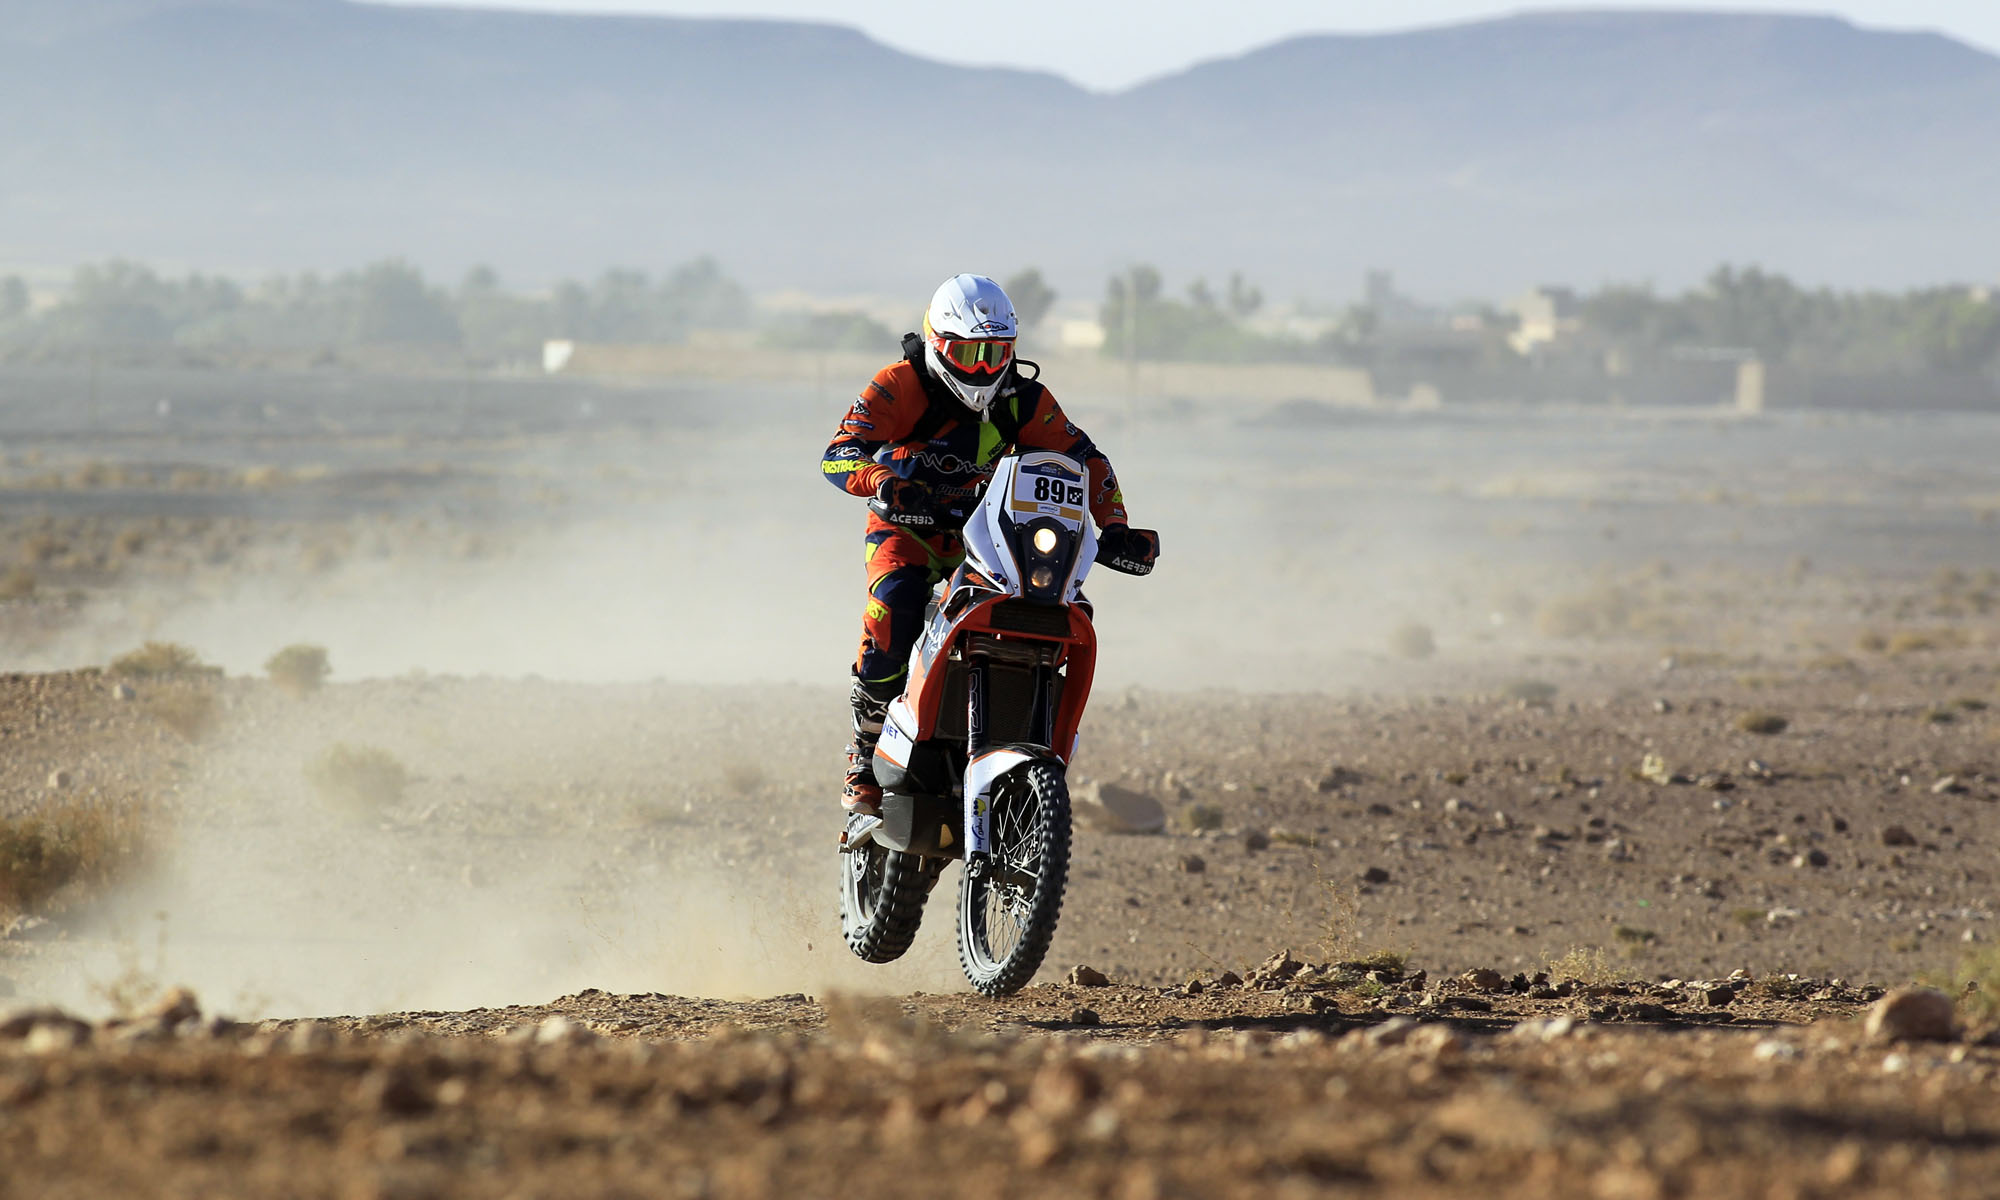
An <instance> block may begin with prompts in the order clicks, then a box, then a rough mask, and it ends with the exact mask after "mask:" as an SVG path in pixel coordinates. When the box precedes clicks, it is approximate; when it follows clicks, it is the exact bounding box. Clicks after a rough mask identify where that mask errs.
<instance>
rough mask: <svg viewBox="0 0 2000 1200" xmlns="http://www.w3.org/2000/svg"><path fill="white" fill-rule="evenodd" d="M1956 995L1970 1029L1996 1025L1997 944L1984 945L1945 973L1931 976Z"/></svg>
mask: <svg viewBox="0 0 2000 1200" xmlns="http://www.w3.org/2000/svg"><path fill="white" fill-rule="evenodd" d="M1930 982H1932V983H1935V984H1936V985H1937V986H1938V987H1939V988H1941V989H1943V990H1944V991H1945V992H1946V993H1948V994H1950V995H1952V996H1956V997H1958V1008H1959V1011H1960V1012H1961V1013H1963V1014H1964V1015H1965V1017H1966V1023H1967V1024H1968V1025H1969V1026H1971V1027H1972V1029H1973V1032H1975V1033H1980V1032H1990V1031H1991V1030H1993V1029H1994V1028H1995V1027H1996V1026H2000V946H1985V947H1982V948H1981V949H1978V950H1975V951H1973V952H1971V953H1969V954H1967V955H1966V956H1965V957H1964V958H1962V959H1960V960H1959V962H1958V965H1957V967H1956V968H1954V969H1953V971H1952V972H1951V974H1950V975H1949V976H1946V977H1944V978H1939V979H1933V980H1931V981H1930Z"/></svg>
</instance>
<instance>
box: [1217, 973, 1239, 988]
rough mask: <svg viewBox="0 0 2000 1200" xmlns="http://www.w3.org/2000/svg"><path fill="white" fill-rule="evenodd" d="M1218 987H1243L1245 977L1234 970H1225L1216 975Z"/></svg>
mask: <svg viewBox="0 0 2000 1200" xmlns="http://www.w3.org/2000/svg"><path fill="white" fill-rule="evenodd" d="M1215 986H1216V987H1242V986H1243V977H1242V976H1241V975H1238V974H1237V973H1236V972H1234V971H1224V972H1223V973H1222V974H1220V975H1217V976H1216V977H1215Z"/></svg>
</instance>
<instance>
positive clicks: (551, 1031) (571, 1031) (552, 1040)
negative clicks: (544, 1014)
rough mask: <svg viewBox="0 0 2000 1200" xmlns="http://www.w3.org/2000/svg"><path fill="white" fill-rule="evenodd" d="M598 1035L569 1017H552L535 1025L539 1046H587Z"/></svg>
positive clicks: (536, 1039) (536, 1042) (536, 1041)
mask: <svg viewBox="0 0 2000 1200" xmlns="http://www.w3.org/2000/svg"><path fill="white" fill-rule="evenodd" d="M596 1040H597V1035H596V1034H594V1033H592V1032H591V1031H590V1030H588V1029H586V1028H585V1027H584V1026H582V1025H581V1024H578V1023H577V1022H575V1021H572V1020H570V1019H569V1018H568V1017H561V1016H557V1017H550V1018H549V1019H547V1020H546V1021H543V1022H542V1023H541V1024H540V1025H537V1026H536V1027H535V1044H536V1045H537V1046H587V1045H589V1044H590V1043H592V1042H594V1041H596Z"/></svg>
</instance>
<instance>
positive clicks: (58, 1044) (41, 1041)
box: [21, 1020, 90, 1054]
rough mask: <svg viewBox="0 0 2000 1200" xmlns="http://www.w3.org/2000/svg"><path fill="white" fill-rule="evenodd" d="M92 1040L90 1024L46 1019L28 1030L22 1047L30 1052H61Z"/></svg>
mask: <svg viewBox="0 0 2000 1200" xmlns="http://www.w3.org/2000/svg"><path fill="white" fill-rule="evenodd" d="M89 1040H90V1026H88V1025H86V1024H84V1023H83V1022H82V1021H75V1020H71V1021H45V1022H43V1023H41V1024H39V1025H36V1026H35V1027H34V1028H33V1029H30V1030H29V1031H28V1036H27V1037H26V1038H24V1039H22V1041H21V1049H23V1050H25V1051H27V1052H28V1053H29V1054H61V1053H62V1052H63V1051H65V1050H74V1049H76V1048H77V1047H78V1046H81V1045H83V1044H84V1043H85V1042H87V1041H89Z"/></svg>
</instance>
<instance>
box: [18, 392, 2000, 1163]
mask: <svg viewBox="0 0 2000 1200" xmlns="http://www.w3.org/2000/svg"><path fill="white" fill-rule="evenodd" d="M705 386H706V387H707V389H708V390H703V388H699V387H695V386H692V385H688V386H676V385H671V384H660V383H648V382H641V381H634V382H631V383H629V384H626V385H618V386H600V385H583V384H577V383H569V382H562V381H544V380H528V379H518V380H501V379H490V378H482V379H463V380H460V379H438V378H415V377H413V378H386V377H375V376H356V375H349V374H344V373H339V372H317V373H310V372H307V373H297V374H266V375H258V374H250V373H225V372H213V371H169V370H159V369H155V370H145V371H139V370H134V371H126V372H116V371H111V372H103V373H100V374H98V375H96V376H95V377H92V378H86V377H84V376H83V375H82V374H81V373H80V372H70V373H67V374H65V373H63V372H61V371H56V370H53V369H40V368H37V369H28V368H10V369H8V371H7V372H5V373H4V374H0V389H4V397H0V398H4V400H5V403H4V404H0V411H4V413H5V414H6V415H5V416H4V418H0V542H3V543H4V544H5V545H7V546H11V547H12V549H11V551H8V552H9V553H11V556H12V557H11V561H10V563H9V564H8V565H7V567H6V569H5V571H0V574H4V575H5V581H4V583H0V590H4V591H5V592H6V593H7V594H8V596H9V598H8V599H7V600H6V601H5V603H4V604H0V639H4V641H0V646H4V650H5V655H6V665H7V666H8V667H10V668H12V669H13V670H14V671H15V672H16V673H14V674H10V675H6V676H4V677H0V747H4V753H0V817H4V819H5V821H6V825H5V826H4V828H5V831H6V833H5V838H6V840H5V841H4V843H0V862H4V863H5V864H6V865H7V870H8V872H9V874H7V876H6V883H7V890H6V891H5V892H4V894H0V900H4V901H5V904H6V905H7V908H8V911H7V913H6V914H5V915H4V916H0V928H4V929H5V930H6V931H7V936H6V937H5V938H4V939H0V1005H15V1006H18V1007H17V1008H15V1009H14V1010H13V1011H12V1015H10V1016H8V1017H6V1018H5V1020H4V1023H0V1144H4V1145H5V1147H6V1152H5V1160H6V1162H7V1164H8V1170H7V1171H6V1173H5V1174H4V1176H0V1196H13V1195H21V1196H44V1195H47V1196H60V1195H77V1196H86V1195H103V1194H119V1193H127V1194H129V1193H153V1194H186V1195H222V1194H246V1195H250V1194H256V1195H329V1196H334V1195H338V1196H347V1195H380V1196H412V1197H414V1196H430V1195H436V1196H446V1195H496V1196H499V1195H510V1196H511V1195H549V1196H566V1195H578V1194H593V1195H611V1194H617V1195H688V1196H703V1195H713V1196H761V1195H774V1196H775V1195H827V1196H833V1195H849V1194H861V1193H864V1192H873V1193H881V1194H889V1195H911V1196H916V1195H935V1194H938V1193H939V1192H941V1191H945V1190H947V1189H949V1190H954V1191H963V1192H966V1193H968V1194H975V1195H986V1194H991V1195H996V1196H998V1195H1018V1194H1024V1193H1026V1192H1028V1191H1031V1190H1035V1191H1045V1192H1049V1193H1052V1194H1062V1195H1070V1194H1088V1195H1103V1196H1115V1197H1142V1196H1206V1195H1243V1196H1252V1195H1256V1196H1263V1195H1274V1194H1275V1195H1289V1194H1300V1195H1320V1194H1336V1195H1349V1194H1352V1195H1380V1196H1444V1195H1463V1194H1468V1193H1472V1192H1475V1191H1477V1192H1483V1193H1491V1194H1498V1195H1508V1196H1589V1197H1596V1198H1609V1197H1669V1196H1684V1195H1685V1196H1692V1195H1723V1196H1738V1195H1741V1196H1794V1197H1806V1196H1836V1195H1842V1196H1844V1195H1884V1194H1890V1193H1899V1194H1919V1195H1965V1196H1978V1195H1985V1194H1990V1189H1991V1179H1992V1178H1993V1176H1994V1169H1995V1165H1996V1164H1995V1161H1994V1156H1995V1151H1994V1146H1995V1145H1996V1139H2000V1124H1996V1119H1995V1117H1994V1116H1993V1113H1994V1111H1995V1106H1994V1104H1993V1103H1992V1101H1993V1099H1994V1096H1995V1068H1996V1066H2000V1048H1996V1047H1995V1046H1993V1045H1989V1044H1988V1043H1987V1041H1986V1040H1984V1039H1985V1035H1986V1034H1987V1032H1988V1031H1989V1029H1991V1028H1992V1025H1993V1020H1994V1016H1995V1013H1996V1012H2000V1004H1995V1003H1994V1001H1993V996H1994V989H1996V988H2000V957H1996V952H1995V949H1994V945H1995V941H1996V938H2000V930H1996V929H1995V926H1994V924H1993V918H1994V906H1993V901H1992V884H1993V879H1994V872H1995V867H1996V859H1995V847H1996V845H2000V819H1996V815H1995V814H1996V804H1995V801H1996V800H2000V765H1996V759H2000V739H1996V736H1995V734H1996V730H2000V716H1996V714H1995V712H1994V710H1993V708H1992V706H1993V705H1995V704H2000V637H1996V634H2000V621H1997V620H1996V618H1995V616H1994V611H1995V606H1996V604H2000V576H1996V574H1995V572H1996V569H2000V554H1996V553H1995V552H1994V544H1995V543H1994V541H1993V530H1994V526H1993V524H1992V520H1993V514H1994V513H1995V512H1996V511H2000V493H1997V492H1995V490H1994V485H1993V483H1992V476H1991V471H1990V465H1989V464H1990V462H1991V461H1992V456H1991V452H1992V451H1993V450H1995V449H2000V420H1994V419H1990V418H1977V417H1964V416H1960V417H1952V418H1942V417H1938V418H1924V417H1909V418H1888V417H1878V418H1867V419H1861V418H1840V419H1832V418H1822V417H1816V416H1814V415H1813V414H1783V413H1780V414H1774V415H1772V416H1769V417H1764V418H1748V419H1746V418H1736V417H1726V416H1722V415H1719V414H1712V413H1651V414H1648V413H1629V412H1592V413H1576V412H1547V411H1532V412H1521V411H1516V412H1508V413H1498V412H1471V413H1462V412H1452V411H1444V412H1431V413H1403V412H1390V411H1340V410H1331V409H1320V408H1315V407H1312V406H1298V405H1291V406H1285V405H1279V406H1271V405H1268V404H1266V405H1262V406H1256V405H1248V404H1231V403H1228V402H1226V401H1225V400H1223V399H1220V398H1216V397H1164V398H1162V397H1152V398H1146V399H1134V398H1130V397H1121V396H1088V395H1083V396H1077V397H1074V398H1070V397H1067V396H1066V397H1065V400H1066V401H1067V402H1068V404H1069V407H1070V408H1071V410H1072V411H1073V413H1074V415H1075V416H1076V417H1077V419H1078V420H1079V421H1080V422H1081V423H1084V424H1085V425H1086V426H1087V427H1089V428H1091V429H1092V431H1093V433H1095V434H1096V435H1097V436H1098V438H1099V440H1100V441H1101V442H1103V443H1104V444H1105V445H1106V446H1107V448H1108V449H1110V450H1111V452H1112V453H1113V455H1114V457H1115V458H1116V460H1117V461H1118V462H1119V464H1120V467H1121V472H1122V473H1123V474H1124V476H1125V478H1126V484H1127V490H1128V493H1129V495H1130V498H1131V500H1132V503H1133V506H1134V510H1135V515H1137V516H1138V517H1139V519H1141V520H1142V521H1144V522H1146V523H1150V524H1157V525H1158V526H1160V527H1161V529H1162V530H1163V532H1164V533H1165V535H1166V541H1167V557H1166V558H1165V559H1164V560H1163V563H1162V568H1161V571H1160V572H1159V573H1158V574H1157V575H1156V576H1155V577H1153V578H1152V579H1148V580H1126V579H1116V578H1114V579H1107V580H1104V581H1102V582H1101V583H1099V584H1098V585H1097V586H1096V587H1093V589H1092V591H1093V595H1094V598H1095V599H1096V601H1097V604H1098V607H1099V613H1100V621H1099V623H1100V626H1101V628H1102V631H1103V638H1104V650H1103V657H1104V667H1103V670H1102V674H1101V676H1100V684H1099V689H1098V692H1097V695H1096V698H1095V699H1094V701H1093V705H1092V709H1091V713H1090V715H1089V718H1088V720H1087V722H1086V726H1085V737H1084V744H1083V749H1082V751H1081V753H1080V755H1079V757H1078V760H1077V762H1076V764H1075V768H1074V772H1075V783H1076V784H1077V786H1078V791H1079V794H1080V795H1081V796H1083V797H1084V798H1085V802H1084V804H1083V807H1082V809H1081V810H1080V811H1081V812H1082V814H1083V816H1084V817H1085V818H1086V819H1085V820H1084V822H1083V824H1082V827H1081V828H1080V831H1079V835H1078V843H1077V857H1076V863H1075V869H1074V872H1073V876H1072V882H1071V887H1070V899H1069V902H1068V904H1067V905H1066V906H1065V910H1064V916H1063V923H1062V926H1061V929H1060V932H1059V935H1058V938H1057V942H1056V946H1055V949H1054V951H1053V953H1052V955H1051V959H1050V962H1049V965H1048V966H1047V967H1046V968H1045V969H1044V971H1043V972H1042V975H1041V977H1040V978H1041V981H1040V982H1039V983H1037V984H1036V985H1035V986H1033V987H1031V988H1029V989H1028V990H1027V991H1025V992H1023V993H1021V994H1020V995H1019V996H1016V997H1013V998H1009V999H1005V1000H985V999H981V998H978V997H975V996H972V995H970V994H968V993H967V992H966V989H965V988H964V987H963V985H962V983H961V981H960V980H959V977H958V974H957V968H956V964H955V961H954V959H953V949H952V931H951V928H950V922H951V911H950V905H949V904H948V903H946V902H945V897H946V894H947V893H948V891H949V890H950V889H954V888H955V887H956V876H955V873H948V874H947V876H946V878H945V880H944V882H943V884H942V885H941V887H940V893H939V897H938V898H936V899H934V902H933V906H932V907H933V910H934V911H933V912H932V914H931V917H930V920H929V923H928V924H927V926H926V928H925V931H924V933H923V934H922V935H921V936H920V938H919V942H918V945H917V947H916V949H915V950H913V951H912V953H911V955H910V956H909V957H908V958H907V959H905V960H904V961H902V962H899V963H897V964H893V965H891V966H888V967H882V968H869V967H864V966H863V965H862V964H860V963H858V962H856V961H854V960H853V959H852V958H851V957H850V956H848V954H847V952H846V950H845V948H844V947H843V946H842V945H841V943H840V937H839V929H838V918H837V910H836V906H835V902H834V900H835V897H834V878H835V863H836V860H835V856H834V850H833V845H834V838H835V836H836V833H837V827H838V821H837V817H836V815H835V811H834V805H833V792H832V782H833V780H834V778H835V776H836V772H837V768H838V762H839V753H838V752H839V747H840V745H841V742H842V741H843V739H844V721H845V718H844V714H843V711H842V704H841V691H840V674H841V670H842V667H843V661H844V659H845V658H846V656H847V654H848V652H849V647H850V646H851V639H852V637H853V631H852V628H851V625H852V619H853V613H854V610H855V609H856V608H857V607H858V603H857V601H858V577H859V567H858V565H857V563H856V561H855V560H856V558H857V557H858V555H856V554H855V542H856V540H857V539H856V538H855V529H854V527H855V525H856V524H857V523H858V514H857V513H856V512H854V511H853V510H852V506H851V505H847V504H844V503H843V501H842V499H841V498H840V497H839V496H837V495H835V494H834V493H833V492H832V490H831V489H828V488H826V487H825V486H824V484H822V483H819V482H817V481H815V480H814V479H813V478H812V476H813V474H815V473H814V472H813V471H812V470H811V460H812V459H813V458H814V457H816V455H817V450H818V445H817V439H819V438H821V437H823V436H824V434H825V432H826V431H827V430H830V428H831V425H832V421H833V419H834V417H835V415H836V414H837V409H838V408H839V406H840V405H841V403H842V401H841V398H840V396H839V395H838V394H828V395H817V396H816V395H811V394H796V393H794V392H788V391H785V390H784V389H776V388H773V389H767V390H763V391H759V390H757V389H754V388H749V387H738V388H731V389H720V385H705ZM718 389H719V390H718ZM148 642H152V643H158V644H160V645H161V646H179V647H184V648H185V653H184V654H178V653H175V652H172V651H168V650H164V649H160V648H158V647H156V648H155V649H153V650H152V651H140V647H141V646H142V645H144V644H145V643H148ZM287 646H313V647H320V648H323V649H324V651H325V652H326V657H327V662H328V663H329V664H330V666H331V674H330V676H328V677H327V678H326V679H325V681H324V682H321V680H320V678H319V676H318V674H317V673H316V672H314V671H311V670H308V671H306V672H305V673H304V674H303V675H301V674H299V673H298V672H296V671H293V672H291V673H288V672H287V671H286V670H285V669H284V668H283V667H282V666H280V667H277V668H275V669H273V670H270V671H267V670H266V663H267V662H268V661H270V660H272V658H273V656H274V655H276V654H277V652H279V651H280V650H281V649H283V648H284V647H287ZM135 651H139V653H137V654H136V655H135V654H134V652H135ZM308 657H310V656H309V655H308ZM291 661H292V662H293V663H294V665H296V663H297V662H298V661H299V660H298V659H296V658H295V659H293V660H291ZM1111 789H1117V790H1122V792H1123V793H1125V794H1138V795H1142V796H1144V797H1147V798H1149V799H1150V800H1152V801H1154V802H1156V803H1157V804H1158V805H1159V806H1160V808H1161V809H1162V810H1163V811H1164V813H1165V815H1166V818H1167V820H1166V827H1165V828H1164V829H1163V830H1161V831H1159V832H1152V833H1130V832H1121V831H1119V830H1117V829H1116V828H1114V827H1113V826H1112V824H1111V823H1110V822H1108V821H1107V820H1105V819H1104V818H1103V817H1102V814H1101V813H1100V812H1099V810H1098V809H1097V808H1096V807H1094V806H1092V805H1091V804H1090V803H1089V798H1090V797H1092V796H1099V795H1102V794H1104V793H1105V791H1107V790H1111ZM1913 984H1914V985H1924V986H1928V987H1932V988H1935V989H1937V993H1935V994H1933V993H1929V992H1919V993H1916V994H1915V995H1914V996H1911V995H1906V994H1904V993H1903V992H1901V991H1900V989H1905V988H1907V987H1909V986H1910V985H1913ZM176 987H182V988H185V989H187V990H186V991H184V992H176V991H173V990H172V989H174V988H176ZM1892 993H1893V995H1892ZM1927 1005H1929V1007H1928V1008H1927V1007H1926V1006H1927ZM1940 1005H1941V1006H1942V1007H1941V1008H1940V1007H1939V1006H1940ZM1871 1014H1875V1015H1873V1016H1871Z"/></svg>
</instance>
